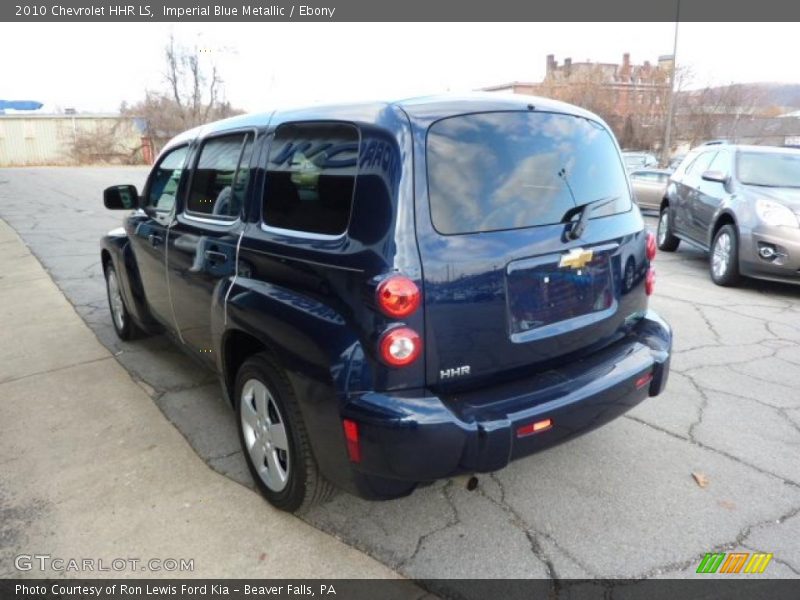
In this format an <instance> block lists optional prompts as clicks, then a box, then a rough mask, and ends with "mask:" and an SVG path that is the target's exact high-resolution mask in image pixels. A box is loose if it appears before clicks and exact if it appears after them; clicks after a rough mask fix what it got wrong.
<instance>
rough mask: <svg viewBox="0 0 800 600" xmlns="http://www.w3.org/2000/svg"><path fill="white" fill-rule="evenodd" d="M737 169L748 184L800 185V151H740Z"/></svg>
mask: <svg viewBox="0 0 800 600" xmlns="http://www.w3.org/2000/svg"><path fill="white" fill-rule="evenodd" d="M736 171H737V173H738V176H739V181H741V182H742V183H744V184H747V185H762V186H767V187H793V188H796V187H800V152H798V153H797V154H789V153H786V154H782V153H778V152H775V153H768V152H740V153H739V156H738V158H737V159H736Z"/></svg>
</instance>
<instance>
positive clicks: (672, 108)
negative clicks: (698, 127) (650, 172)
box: [661, 0, 681, 166]
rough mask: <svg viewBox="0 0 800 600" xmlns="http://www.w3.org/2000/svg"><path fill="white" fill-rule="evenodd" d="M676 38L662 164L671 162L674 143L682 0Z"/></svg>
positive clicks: (678, 11) (676, 26) (670, 75)
mask: <svg viewBox="0 0 800 600" xmlns="http://www.w3.org/2000/svg"><path fill="white" fill-rule="evenodd" d="M676 3H677V8H676V9H675V39H674V40H673V42H672V70H671V71H670V74H669V96H667V125H666V127H664V145H663V147H662V148H661V164H662V165H664V166H666V165H667V164H669V148H670V144H671V143H672V115H673V113H674V112H675V71H676V70H677V69H678V23H680V18H681V0H676Z"/></svg>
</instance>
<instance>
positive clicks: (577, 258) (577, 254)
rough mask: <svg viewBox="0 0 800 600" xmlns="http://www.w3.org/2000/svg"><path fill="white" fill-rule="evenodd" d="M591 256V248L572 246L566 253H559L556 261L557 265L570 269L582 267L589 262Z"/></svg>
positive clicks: (592, 254)
mask: <svg viewBox="0 0 800 600" xmlns="http://www.w3.org/2000/svg"><path fill="white" fill-rule="evenodd" d="M593 256H594V252H592V251H591V250H584V249H583V248H573V249H572V250H570V251H569V252H567V253H566V254H562V255H561V260H560V261H558V266H559V267H569V268H570V269H582V268H583V267H585V266H586V265H587V264H589V263H590V262H591V260H592V257H593Z"/></svg>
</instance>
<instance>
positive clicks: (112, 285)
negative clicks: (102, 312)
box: [106, 269, 125, 331]
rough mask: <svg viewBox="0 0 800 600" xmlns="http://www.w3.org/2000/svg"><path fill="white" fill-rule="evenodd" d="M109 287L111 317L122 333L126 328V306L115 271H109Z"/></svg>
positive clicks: (107, 279)
mask: <svg viewBox="0 0 800 600" xmlns="http://www.w3.org/2000/svg"><path fill="white" fill-rule="evenodd" d="M106 282H107V285H108V299H109V304H110V307H111V317H112V318H113V319H114V324H115V325H116V326H117V329H118V330H120V331H122V330H123V329H124V328H125V304H124V303H123V302H122V294H121V293H120V291H119V283H117V274H116V273H115V272H114V269H109V271H108V276H107V278H106Z"/></svg>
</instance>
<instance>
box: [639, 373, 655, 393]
mask: <svg viewBox="0 0 800 600" xmlns="http://www.w3.org/2000/svg"><path fill="white" fill-rule="evenodd" d="M651 381H653V373H652V371H651V372H650V373H645V374H644V375H642V376H641V377H639V379H637V380H636V389H637V390H638V389H641V388H643V387H644V386H646V385H647V384H648V383H650V382H651Z"/></svg>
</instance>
